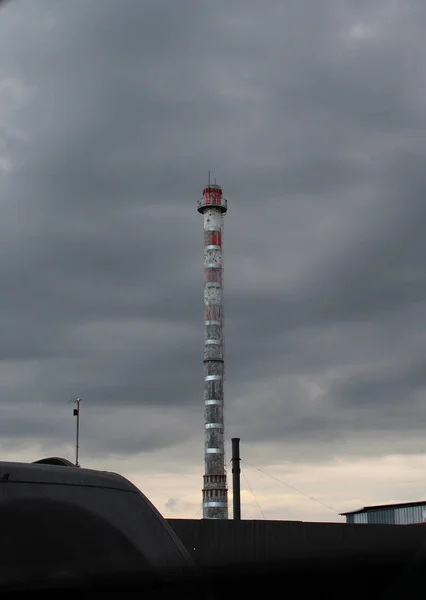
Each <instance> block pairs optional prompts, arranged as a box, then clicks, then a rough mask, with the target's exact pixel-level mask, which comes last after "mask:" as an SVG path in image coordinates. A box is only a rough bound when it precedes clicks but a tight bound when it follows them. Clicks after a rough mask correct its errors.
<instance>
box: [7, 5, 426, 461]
mask: <svg viewBox="0 0 426 600" xmlns="http://www.w3.org/2000/svg"><path fill="white" fill-rule="evenodd" d="M267 4H268V8H267V9H266V10H265V8H264V7H263V5H262V8H260V7H259V4H258V3H257V2H254V1H249V2H245V3H241V4H239V3H229V2H224V1H220V2H215V3H212V2H207V1H203V2H199V1H196V0H185V1H183V2H180V3H179V9H177V8H176V9H175V8H174V7H171V5H170V3H167V2H153V1H144V2H141V1H137V0H126V1H123V2H119V3H117V2H112V1H110V0H99V1H98V2H91V3H90V4H88V3H87V2H84V1H76V2H72V3H67V4H66V5H63V6H62V5H61V6H59V5H58V4H57V3H56V2H53V1H49V0H39V1H37V2H34V3H33V4H32V5H31V8H30V9H28V10H29V11H30V12H28V13H26V12H25V10H24V9H23V8H22V3H19V2H11V3H9V5H5V8H4V10H3V11H2V15H1V19H0V71H1V72H2V74H3V73H4V76H5V77H7V78H8V79H9V80H11V81H15V84H14V85H15V86H16V85H17V83H16V82H19V85H20V86H21V88H22V89H21V88H20V89H21V91H20V92H19V91H18V92H16V93H20V94H21V96H20V98H21V102H20V104H19V109H18V108H17V107H16V106H14V105H13V103H12V105H11V104H10V103H9V104H8V105H7V111H6V108H5V109H4V112H2V111H3V108H0V126H1V125H2V123H3V120H2V119H3V117H4V122H6V124H7V131H6V128H3V129H4V132H3V129H1V130H0V158H1V157H2V156H3V154H4V156H5V158H7V159H8V160H10V161H11V163H12V165H13V168H12V169H11V170H10V171H8V172H6V171H5V172H2V171H0V197H1V198H2V200H1V206H2V219H1V222H0V235H1V239H2V241H3V245H4V251H3V252H2V255H1V257H0V280H1V282H2V292H1V313H0V328H1V332H2V336H1V338H0V358H1V359H2V361H4V363H5V364H6V365H7V369H6V371H9V372H12V371H13V373H18V374H19V373H21V377H19V376H18V377H16V376H15V375H14V377H13V378H12V377H9V379H5V380H4V383H3V384H2V387H1V391H2V403H3V405H4V406H7V405H9V404H10V403H12V402H13V403H16V404H18V405H19V403H20V402H22V400H20V399H21V398H25V399H26V400H27V399H28V398H29V397H31V398H33V402H34V403H41V404H43V405H44V406H46V407H51V410H58V409H57V407H58V406H59V405H60V402H62V399H63V400H64V401H65V400H66V399H67V398H69V397H71V396H73V395H75V394H76V393H78V394H81V395H82V396H84V397H85V398H87V401H88V402H89V404H90V406H91V407H92V408H93V410H92V409H91V410H89V413H88V414H87V417H86V425H85V426H86V427H87V428H88V429H87V431H90V432H91V435H90V439H91V441H90V444H91V451H95V448H96V447H97V448H99V449H100V448H102V451H110V452H116V453H126V452H129V453H132V452H138V451H142V450H143V449H146V450H153V449H156V448H160V447H162V445H165V444H167V443H177V442H178V441H179V439H180V436H190V434H189V433H188V430H187V428H186V425H185V426H184V425H182V426H181V427H177V428H176V431H175V434H173V432H170V431H169V429H168V426H167V417H166V416H165V415H162V414H161V415H159V416H157V417H156V420H155V431H154V430H153V431H152V432H150V435H148V432H146V434H144V435H142V432H141V434H140V436H139V434H138V432H134V431H126V429H125V427H124V428H123V430H120V431H117V432H115V433H114V431H111V432H110V433H108V435H106V436H102V431H101V430H100V429H99V427H97V426H96V423H97V419H99V417H98V413H97V411H96V410H95V407H96V408H97V407H102V406H104V407H111V406H113V405H115V404H116V403H117V402H119V403H120V405H121V406H122V407H123V409H124V408H127V407H133V409H134V410H135V412H134V413H133V415H136V414H139V413H138V410H140V411H141V413H140V414H143V410H147V409H148V408H150V407H152V406H156V407H170V408H173V409H175V408H177V407H182V408H183V409H188V410H189V409H191V410H192V413H186V412H185V419H187V421H188V424H189V425H190V426H191V427H192V431H193V435H194V436H198V435H199V436H200V439H201V437H202V419H203V406H202V377H203V370H202V369H203V368H202V345H203V323H202V319H203V312H202V311H203V307H202V276H203V275H202V243H203V241H202V219H201V217H200V215H198V214H197V212H196V200H197V198H198V196H199V195H200V193H201V189H202V186H203V184H204V182H205V177H206V174H207V170H208V169H211V170H212V171H213V173H214V175H217V177H218V179H219V182H220V183H222V184H223V186H224V192H225V195H226V196H227V197H228V198H229V207H230V209H229V214H228V215H227V217H226V230H225V260H226V264H225V285H226V306H225V314H226V356H227V388H226V389H227V402H228V407H229V408H228V412H227V417H228V418H229V424H230V430H232V431H239V432H241V435H242V436H245V437H246V438H247V440H251V441H252V442H253V443H261V442H262V441H263V440H277V442H279V441H282V440H283V439H284V440H290V439H291V440H292V443H294V444H296V443H297V441H298V440H304V443H306V444H308V445H309V444H318V448H319V447H321V452H320V451H319V450H318V453H319V454H321V455H324V454H325V453H326V452H327V450H326V449H325V447H326V445H327V444H329V445H330V447H331V448H335V445H338V444H339V443H341V440H342V436H343V438H346V439H348V440H349V439H351V440H353V439H355V438H356V436H357V435H359V432H360V431H362V432H364V433H366V432H368V431H370V433H371V432H373V430H374V431H375V430H376V428H377V427H380V428H381V429H382V430H384V434H385V433H386V431H392V432H393V431H395V430H397V429H398V428H399V431H400V436H401V439H402V438H404V436H405V439H407V436H409V435H410V431H411V430H412V428H413V427H415V425H416V423H417V422H418V418H419V416H422V414H423V413H422V408H421V405H420V404H421V403H419V400H418V394H419V393H420V391H421V389H422V386H423V382H422V378H421V375H420V372H421V365H422V364H423V362H424V360H423V358H424V352H425V350H426V348H424V345H423V344H420V343H419V342H418V340H417V337H416V335H415V328H416V324H418V323H420V322H421V319H422V318H423V316H422V315H423V312H422V309H423V308H424V302H425V290H426V288H425V285H424V283H425V277H424V267H423V264H422V261H423V256H424V255H425V250H426V248H425V243H424V234H423V227H424V226H423V222H424V216H425V214H424V213H425V201H424V198H425V188H426V181H425V176H424V156H425V147H424V143H423V142H422V138H423V137H424V136H423V133H424V124H425V116H426V113H425V106H424V103H423V102H422V101H421V97H422V96H421V89H420V81H421V74H422V69H423V65H424V48H423V45H422V39H423V37H424V25H425V22H426V21H425V18H426V11H425V9H424V6H423V3H421V2H415V1H412V2H407V3H405V7H404V9H401V11H402V12H401V13H398V12H395V13H392V12H391V11H390V12H389V13H387V14H386V15H384V13H382V12H381V8H380V4H381V3H377V2H363V3H357V4H356V6H355V5H354V3H351V2H339V3H336V2H333V1H331V0H329V1H327V2H322V3H318V2H315V1H314V0H311V1H308V0H305V1H304V2H300V1H298V2H296V1H292V2H287V3H285V4H283V3H279V2H274V1H272V0H271V2H269V3H267ZM320 4H321V6H320ZM395 10H396V9H395ZM385 17H386V18H385ZM359 24H363V25H364V26H368V25H369V24H370V25H371V26H374V27H375V28H376V29H377V35H376V37H374V36H370V37H368V36H367V37H365V39H362V37H360V38H359V39H357V40H350V39H349V37H348V36H349V31H350V28H351V27H353V26H355V25H359ZM374 27H373V29H374ZM6 50H7V51H6ZM408 65H410V68H407V66H408ZM16 89H17V88H16ZM2 106H3V105H2ZM14 131H16V132H18V133H20V134H22V135H16V136H15V137H13V135H12V134H13V132H14ZM361 333H362V335H361ZM380 339H384V340H386V342H387V343H386V344H382V345H381V343H380ZM398 340H400V346H401V353H400V354H399V353H398V352H397V351H396V350H395V347H396V346H398ZM28 364H32V365H37V368H35V367H34V368H33V367H31V369H29V367H28ZM367 365H368V369H367ZM398 365H399V368H398ZM419 365H420V366H419ZM28 369H29V370H28ZM331 371H332V372H333V373H334V372H335V371H338V372H339V374H340V375H339V378H338V379H335V378H334V375H333V377H332V376H331V375H330V372H331ZM280 378H282V379H280ZM265 382H266V383H267V388H265V387H262V386H263V385H264V384H265ZM306 382H314V383H315V384H317V385H320V387H321V389H322V393H321V394H319V395H318V399H317V404H310V403H309V402H308V400H307V396H309V393H308V391H307V388H306V385H305V384H306ZM259 385H261V387H260V388H258V386H259ZM258 389H260V390H263V391H262V393H264V390H265V389H269V393H268V394H267V395H266V397H265V398H257V397H256V394H257V393H260V392H258ZM399 395H403V396H404V406H405V416H404V418H403V419H400V412H401V411H396V412H393V413H392V414H390V413H389V416H388V417H386V416H384V413H383V411H385V410H387V411H392V410H394V409H393V408H392V407H395V406H396V404H397V397H398V396H399ZM241 398H245V399H244V401H242V400H241ZM241 402H242V404H240V403H241ZM196 406H198V408H199V410H198V411H197V409H196V408H195V407H196ZM53 407H54V408H53ZM20 418H21V417H18V416H16V417H14V418H13V419H10V420H9V421H8V420H7V418H6V417H5V419H4V421H2V422H3V428H4V433H5V434H6V433H8V435H10V436H11V437H14V436H20V437H22V438H23V440H25V439H27V438H28V437H31V436H33V437H37V436H39V437H40V436H41V437H43V436H45V437H50V438H51V439H52V440H55V443H59V440H60V439H61V436H65V435H68V433H66V432H68V429H66V428H67V427H69V424H68V422H67V424H66V425H64V427H65V429H63V430H62V429H61V427H59V425H58V428H57V429H56V430H55V432H53V431H51V430H50V433H49V430H48V428H47V429H42V428H43V427H44V425H43V423H42V422H39V421H38V420H37V419H36V418H35V417H34V416H29V417H27V416H25V418H24V417H22V422H21V425H20V421H19V419H20ZM33 419H34V427H33V429H32V431H31V422H33ZM398 419H400V420H398ZM55 422H56V421H55ZM162 423H164V425H162ZM46 427H48V426H46ZM55 427H56V425H55ZM108 427H109V426H108ZM386 428H387V429H386ZM384 434H383V435H384ZM371 435H374V434H373V433H371ZM55 436H56V437H55ZM351 443H355V442H351ZM384 445H385V442H384ZM367 446H368V444H367ZM373 447H374V448H375V446H374V445H372V446H371V448H373ZM345 448H346V450H342V452H350V449H349V448H348V447H347V446H345ZM201 449H202V448H201V446H200V452H201ZM330 451H331V452H333V451H334V450H333V449H332V450H330ZM373 451H374V452H375V451H376V449H372V452H373Z"/></svg>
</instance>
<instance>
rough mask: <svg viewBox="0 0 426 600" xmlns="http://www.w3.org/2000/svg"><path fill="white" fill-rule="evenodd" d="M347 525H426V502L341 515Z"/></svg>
mask: <svg viewBox="0 0 426 600" xmlns="http://www.w3.org/2000/svg"><path fill="white" fill-rule="evenodd" d="M340 514H341V516H344V517H346V523H350V524H357V523H361V524H369V525H416V524H419V523H426V500H423V501H421V502H404V503H403V504H381V505H377V506H364V508H360V509H358V510H352V511H350V512H344V513H340Z"/></svg>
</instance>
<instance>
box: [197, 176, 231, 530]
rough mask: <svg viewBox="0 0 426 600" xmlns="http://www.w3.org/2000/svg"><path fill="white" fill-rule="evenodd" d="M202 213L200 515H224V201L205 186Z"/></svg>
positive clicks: (214, 189)
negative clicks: (202, 470)
mask: <svg viewBox="0 0 426 600" xmlns="http://www.w3.org/2000/svg"><path fill="white" fill-rule="evenodd" d="M198 211H199V212H200V213H201V214H202V215H203V216H204V327H205V331H204V335H205V337H204V405H205V412H204V415H205V459H204V461H205V475H204V486H203V518H204V519H227V518H228V488H227V483H226V471H225V444H224V422H223V381H224V354H223V277H222V274H223V256H222V237H223V216H224V215H225V213H226V212H227V201H226V200H225V198H223V197H222V189H221V187H220V186H219V185H216V184H213V185H210V184H209V185H208V186H206V187H205V188H204V190H203V198H202V199H201V200H199V202H198Z"/></svg>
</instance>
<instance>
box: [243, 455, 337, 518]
mask: <svg viewBox="0 0 426 600" xmlns="http://www.w3.org/2000/svg"><path fill="white" fill-rule="evenodd" d="M241 462H244V463H245V464H246V465H247V466H248V467H250V468H251V469H255V470H256V471H259V472H260V473H263V474H264V475H266V476H267V477H271V479H275V481H278V482H279V483H282V484H283V485H285V486H287V487H288V488H290V489H291V490H294V491H295V492H297V493H298V494H301V495H302V496H305V497H306V498H309V499H310V500H313V501H314V502H317V503H318V504H322V505H323V506H325V507H326V508H329V509H330V510H332V511H333V512H335V513H337V514H339V511H338V510H336V509H335V508H334V507H333V506H330V505H329V504H326V502H322V501H321V500H318V499H317V498H314V497H313V496H310V495H309V494H306V493H305V492H302V491H301V490H299V489H297V488H296V487H294V486H292V485H290V484H289V483H287V482H286V481H283V480H282V479H278V477H275V476H274V475H271V474H270V473H266V471H263V470H262V469H259V468H258V467H253V465H250V464H249V463H248V462H246V461H245V460H243V459H241Z"/></svg>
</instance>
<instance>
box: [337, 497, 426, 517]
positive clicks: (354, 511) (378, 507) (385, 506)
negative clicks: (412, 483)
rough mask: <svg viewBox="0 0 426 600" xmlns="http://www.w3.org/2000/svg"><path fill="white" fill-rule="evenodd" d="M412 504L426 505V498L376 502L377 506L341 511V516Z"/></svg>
mask: <svg viewBox="0 0 426 600" xmlns="http://www.w3.org/2000/svg"><path fill="white" fill-rule="evenodd" d="M410 506H426V500H419V501H418V502H402V503H401V504H376V505H375V506H364V508H358V509H356V510H348V511H347V512H342V513H339V514H340V515H341V516H345V515H355V514H359V513H363V512H371V511H373V510H389V509H393V508H408V507H410Z"/></svg>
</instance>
